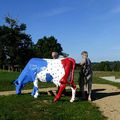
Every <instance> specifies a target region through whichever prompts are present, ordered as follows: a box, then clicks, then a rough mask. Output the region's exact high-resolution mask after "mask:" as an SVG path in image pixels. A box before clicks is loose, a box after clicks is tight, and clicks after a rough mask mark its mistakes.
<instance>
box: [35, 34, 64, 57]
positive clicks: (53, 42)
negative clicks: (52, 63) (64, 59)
mask: <svg viewBox="0 0 120 120" xmlns="http://www.w3.org/2000/svg"><path fill="white" fill-rule="evenodd" d="M34 50H36V54H37V55H36V56H37V57H41V58H51V53H52V52H53V51H55V52H58V53H59V54H61V53H62V51H63V49H62V47H61V44H60V43H58V42H57V39H56V38H55V37H53V36H51V37H43V38H42V39H39V40H38V42H37V43H36V45H35V47H34Z"/></svg>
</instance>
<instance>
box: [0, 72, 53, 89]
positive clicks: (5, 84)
mask: <svg viewBox="0 0 120 120" xmlns="http://www.w3.org/2000/svg"><path fill="white" fill-rule="evenodd" d="M19 74H20V73H18V72H7V71H0V91H9V90H15V85H14V84H13V83H12V82H13V80H16V79H17V77H18V76H19ZM46 87H55V85H54V84H52V83H42V82H39V88H46ZM32 88H33V83H29V84H27V85H26V86H25V87H24V89H32Z"/></svg>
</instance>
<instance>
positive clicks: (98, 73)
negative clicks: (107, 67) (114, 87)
mask: <svg viewBox="0 0 120 120" xmlns="http://www.w3.org/2000/svg"><path fill="white" fill-rule="evenodd" d="M94 76H95V77H104V76H115V77H116V78H120V72H114V71H106V72H105V71H95V72H94Z"/></svg>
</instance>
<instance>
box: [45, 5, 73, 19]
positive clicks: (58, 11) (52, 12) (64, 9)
mask: <svg viewBox="0 0 120 120" xmlns="http://www.w3.org/2000/svg"><path fill="white" fill-rule="evenodd" d="M72 10H74V8H71V7H61V8H54V9H51V10H49V11H46V12H44V13H43V17H51V16H56V15H60V14H64V13H67V12H70V11H72Z"/></svg>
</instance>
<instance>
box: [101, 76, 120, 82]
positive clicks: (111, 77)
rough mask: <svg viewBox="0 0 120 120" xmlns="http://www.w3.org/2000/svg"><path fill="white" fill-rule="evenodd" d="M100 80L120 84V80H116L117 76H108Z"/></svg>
mask: <svg viewBox="0 0 120 120" xmlns="http://www.w3.org/2000/svg"><path fill="white" fill-rule="evenodd" d="M100 78H102V79H105V80H108V81H111V82H118V83H120V79H116V78H115V76H106V77H100Z"/></svg>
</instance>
